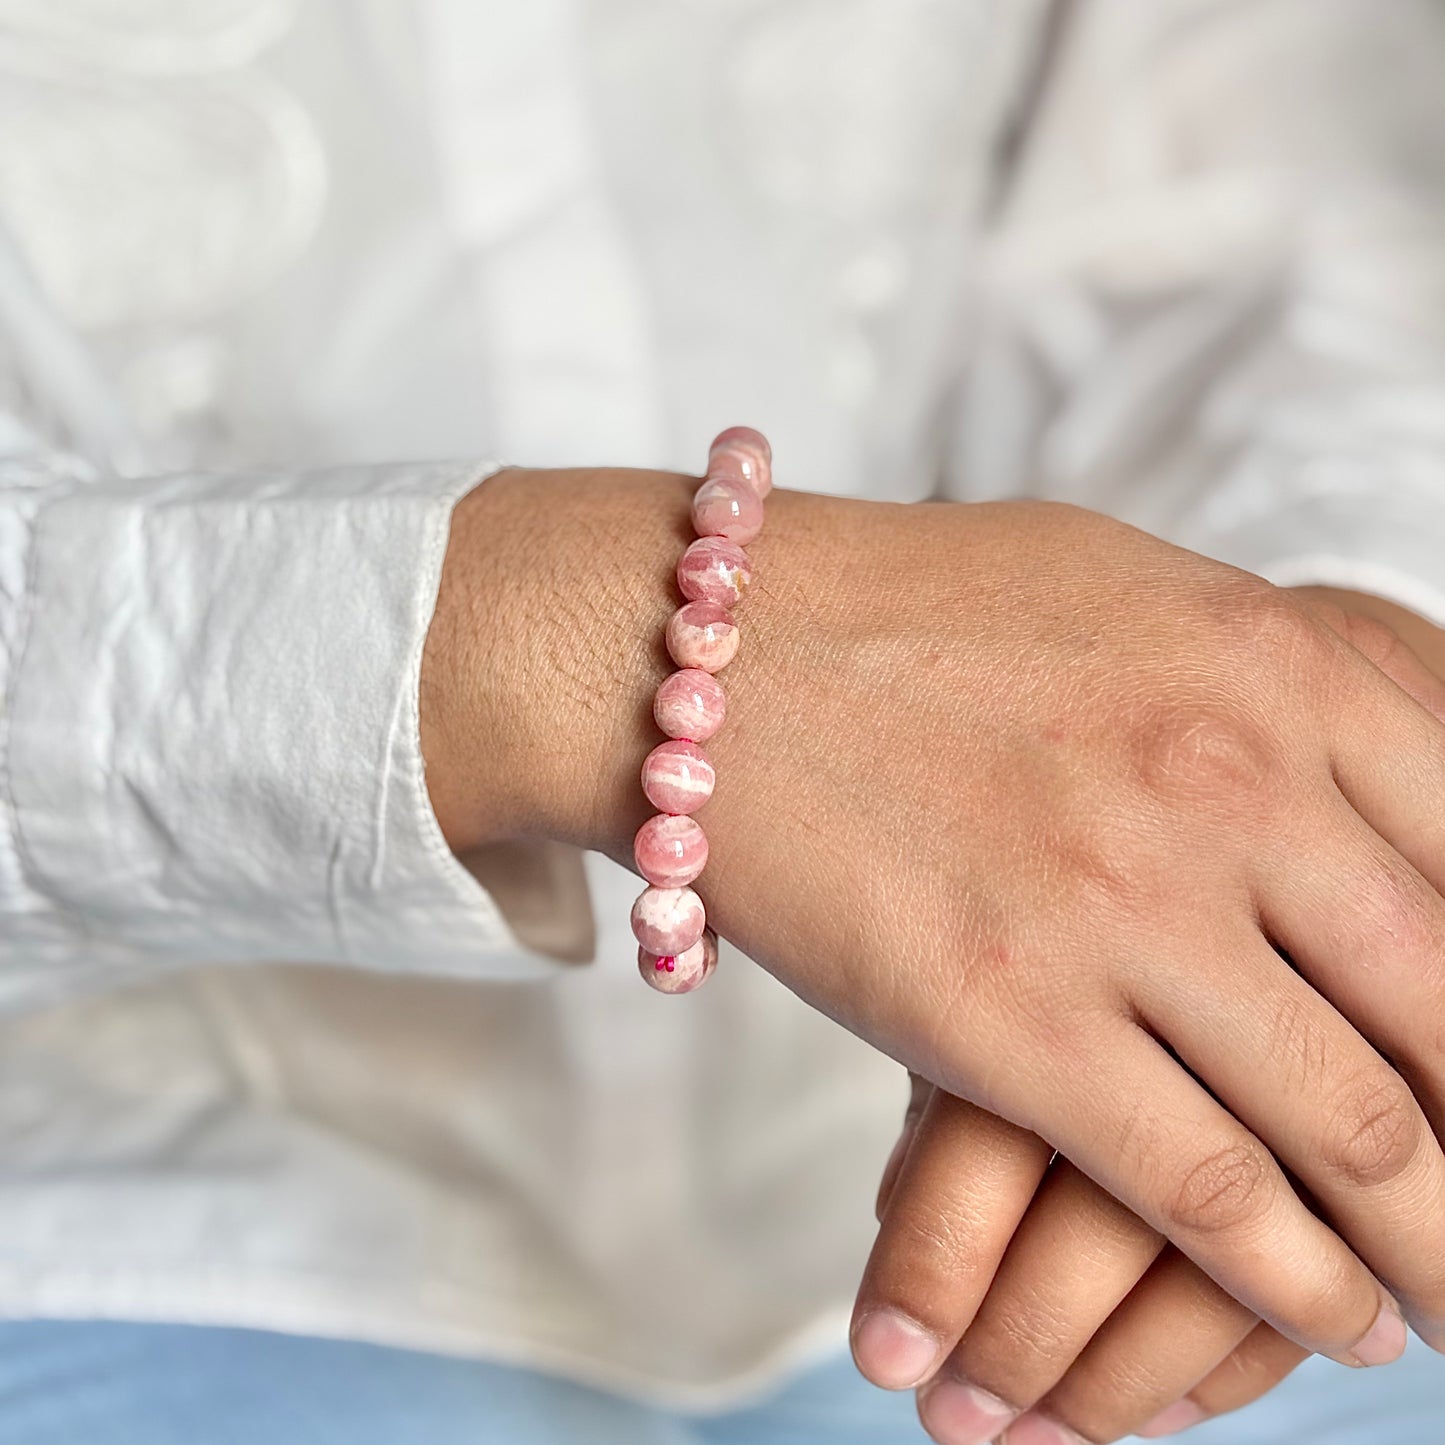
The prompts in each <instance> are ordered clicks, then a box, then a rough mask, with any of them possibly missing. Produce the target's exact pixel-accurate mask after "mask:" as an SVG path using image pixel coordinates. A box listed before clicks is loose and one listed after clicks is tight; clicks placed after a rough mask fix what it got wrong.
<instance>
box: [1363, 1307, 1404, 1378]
mask: <svg viewBox="0 0 1445 1445" xmlns="http://www.w3.org/2000/svg"><path fill="white" fill-rule="evenodd" d="M1408 1343H1409V1335H1408V1334H1407V1332H1406V1330H1405V1321H1404V1320H1402V1319H1401V1318H1400V1316H1399V1315H1398V1314H1397V1313H1396V1312H1395V1310H1394V1309H1393V1308H1391V1306H1389V1305H1388V1304H1384V1305H1381V1306H1380V1313H1379V1314H1377V1315H1376V1316H1375V1323H1374V1324H1372V1325H1371V1326H1370V1332H1369V1333H1368V1334H1367V1335H1366V1336H1365V1337H1364V1339H1362V1340H1361V1341H1360V1342H1359V1343H1358V1344H1357V1345H1356V1346H1355V1347H1354V1349H1353V1350H1351V1351H1350V1354H1351V1356H1352V1357H1353V1358H1354V1360H1355V1363H1356V1364H1359V1365H1388V1364H1389V1363H1390V1362H1391V1361H1392V1360H1398V1359H1399V1358H1400V1356H1401V1355H1403V1354H1404V1353H1405V1346H1406V1344H1408Z"/></svg>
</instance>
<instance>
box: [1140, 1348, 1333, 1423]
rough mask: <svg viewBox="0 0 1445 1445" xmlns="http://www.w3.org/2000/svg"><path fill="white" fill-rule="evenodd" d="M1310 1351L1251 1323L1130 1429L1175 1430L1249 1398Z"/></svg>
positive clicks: (1266, 1388) (1258, 1394) (1265, 1390)
mask: <svg viewBox="0 0 1445 1445" xmlns="http://www.w3.org/2000/svg"><path fill="white" fill-rule="evenodd" d="M1309 1357H1310V1355H1309V1351H1308V1350H1303V1349H1301V1348H1300V1347H1299V1346H1298V1345H1297V1344H1295V1342H1294V1341H1293V1340H1287V1339H1285V1337H1284V1336H1283V1335H1282V1334H1280V1333H1279V1332H1278V1331H1277V1330H1274V1329H1271V1328H1270V1327H1269V1326H1268V1325H1265V1324H1260V1325H1256V1326H1255V1327H1254V1329H1253V1330H1252V1331H1250V1333H1249V1335H1248V1336H1247V1337H1246V1338H1245V1340H1244V1342H1243V1343H1242V1344H1241V1345H1240V1346H1239V1348H1238V1349H1236V1350H1235V1351H1234V1352H1233V1353H1232V1354H1230V1355H1229V1357H1228V1358H1227V1359H1225V1360H1224V1361H1223V1362H1222V1363H1221V1364H1219V1365H1216V1366H1215V1367H1214V1369H1213V1370H1211V1371H1210V1373H1209V1374H1208V1375H1206V1376H1205V1377H1204V1379H1202V1380H1201V1381H1200V1382H1199V1383H1198V1384H1197V1385H1196V1386H1195V1387H1194V1388H1193V1389H1192V1390H1190V1391H1189V1393H1188V1394H1187V1395H1185V1396H1184V1397H1183V1398H1182V1399H1179V1400H1177V1401H1175V1403H1174V1404H1173V1405H1166V1406H1165V1408H1164V1409H1163V1410H1161V1411H1160V1412H1159V1414H1158V1415H1156V1416H1155V1417H1154V1418H1153V1419H1152V1420H1149V1421H1146V1422H1145V1423H1144V1424H1143V1425H1141V1426H1140V1427H1139V1429H1138V1430H1136V1431H1135V1434H1137V1435H1142V1436H1143V1437H1144V1438H1145V1439H1147V1440H1155V1439H1158V1438H1159V1437H1160V1436H1162V1435H1176V1434H1178V1433H1179V1431H1181V1430H1188V1429H1189V1428H1190V1427H1191V1426H1193V1425H1198V1424H1200V1423H1202V1422H1203V1421H1205V1420H1209V1419H1212V1418H1213V1417H1214V1416H1215V1415H1227V1414H1228V1413H1229V1412H1230V1411H1231V1410H1239V1409H1242V1408H1243V1407H1244V1406H1245V1405H1250V1404H1253V1403H1254V1401H1255V1400H1258V1399H1259V1398H1260V1397H1261V1396H1262V1395H1267V1394H1268V1393H1269V1392H1270V1391H1271V1390H1272V1389H1274V1387H1275V1386H1276V1385H1278V1384H1279V1383H1280V1381H1281V1380H1283V1379H1285V1378H1286V1377H1287V1376H1288V1375H1289V1374H1291V1373H1292V1372H1293V1371H1294V1370H1296V1369H1298V1368H1299V1366H1300V1365H1302V1364H1303V1363H1304V1362H1305V1361H1306V1360H1307V1359H1309Z"/></svg>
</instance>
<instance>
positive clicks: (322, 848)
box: [0, 463, 556, 1006]
mask: <svg viewBox="0 0 1445 1445" xmlns="http://www.w3.org/2000/svg"><path fill="white" fill-rule="evenodd" d="M491 470H492V468H490V467H486V466H478V465H474V464H458V465H417V466H388V467H352V468H340V469H336V470H331V471H326V472H320V473H318V472H310V473H305V474H291V475H287V474H267V475H228V476H224V477H166V478H154V479H146V480H114V481H105V480H94V479H90V480H83V481H77V480H75V479H73V478H69V477H68V476H67V475H66V474H65V471H64V469H63V468H58V469H57V468H55V467H53V466H52V467H50V468H47V469H45V470H44V471H40V470H32V472H31V474H29V475H25V476H22V475H21V464H18V463H17V464H13V465H12V470H11V475H10V478H9V483H8V484H0V690H3V691H0V695H3V697H4V704H5V705H4V714H3V718H0V783H3V787H4V798H3V808H0V951H3V958H0V1006H5V1005H7V1004H11V1005H13V1004H18V1003H28V1002H31V1001H35V1000H37V999H44V998H47V997H50V996H54V995H57V994H63V993H66V992H70V991H74V989H75V988H76V987H77V986H81V985H85V986H96V984H97V983H99V984H101V985H103V984H104V983H106V982H107V980H109V979H112V978H116V977H121V976H126V975H132V974H136V973H141V974H144V973H147V972H152V971H155V970H156V969H160V968H166V967H176V966H184V965H188V964H198V963H237V964H239V963H246V962H251V961H296V962H323V963H338V964H346V965H352V966H358V967H364V968H371V969H380V970H388V971H397V972H414V973H425V974H434V975H454V976H456V975H460V976H467V977H478V978H514V979H515V978H526V977H534V976H549V975H551V974H552V973H554V972H555V971H556V965H555V964H554V963H552V962H551V961H549V960H546V959H544V958H542V957H540V956H539V955H536V954H534V953H530V952H528V951H527V950H525V949H523V948H522V947H521V946H520V945H519V944H518V943H517V942H516V940H515V939H514V937H513V935H512V933H511V932H510V930H509V929H508V927H507V925H506V923H505V922H504V921H503V919H502V917H501V915H500V913H499V911H498V909H497V907H496V906H495V904H494V903H493V901H492V899H491V898H490V896H489V895H488V894H487V893H486V891H485V890H483V889H482V888H480V887H479V886H478V885H477V884H476V883H475V882H474V881H473V879H472V877H471V876H470V875H469V874H468V873H467V872H466V870H465V869H464V868H463V867H462V866H461V864H460V863H459V862H458V861H457V860H456V859H455V858H454V857H453V855H452V853H451V851H450V850H449V848H448V846H447V844H446V841H445V840H444V838H443V837H442V834H441V832H440V829H439V827H438V825H437V822H436V819H435V816H434V814H433V811H432V808H431V805H430V802H429V799H428V794H427V789H426V780H425V776H424V769H423V763H422V756H421V748H420V740H419V730H418V685H419V677H420V668H421V656H422V648H423V644H424V642H425V638H426V633H427V628H428V626H429V623H430V620H431V616H432V611H433V607H434V604H435V600H436V594H437V588H438V584H439V578H440V572H441V566H442V559H443V555H444V551H445V547H446V542H447V537H448V531H449V525H450V518H451V512H452V508H453V506H454V505H455V503H456V502H457V501H458V500H459V499H460V497H461V496H462V495H464V494H465V493H466V492H467V491H469V490H470V489H471V488H472V487H474V486H475V485H477V483H478V482H479V481H481V480H482V479H483V478H484V477H485V476H487V475H488V474H489V472H490V471H491ZM478 746H479V747H485V746H486V740H485V739H484V738H479V739H478Z"/></svg>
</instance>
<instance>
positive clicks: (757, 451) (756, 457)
mask: <svg viewBox="0 0 1445 1445" xmlns="http://www.w3.org/2000/svg"><path fill="white" fill-rule="evenodd" d="M707 474H708V476H709V477H736V478H737V479H738V480H739V481H742V482H747V483H748V485H749V486H750V487H752V489H753V490H754V491H755V492H756V493H757V494H758V498H759V500H761V499H762V498H763V497H766V496H767V495H768V493H769V492H771V491H772V490H773V449H772V447H770V446H769V445H768V439H767V437H765V436H764V435H763V434H762V432H760V431H754V430H753V429H752V427H750V426H730V427H729V428H728V429H727V430H726V431H723V432H719V433H718V434H717V436H716V437H714V438H713V444H712V446H711V447H710V448H709V450H708V454H707Z"/></svg>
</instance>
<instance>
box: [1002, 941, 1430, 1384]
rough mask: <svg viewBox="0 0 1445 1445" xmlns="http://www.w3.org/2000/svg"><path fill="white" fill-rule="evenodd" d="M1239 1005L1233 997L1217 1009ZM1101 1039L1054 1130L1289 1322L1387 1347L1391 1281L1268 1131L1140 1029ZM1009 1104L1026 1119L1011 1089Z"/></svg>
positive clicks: (1305, 1331)
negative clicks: (1347, 1239) (1289, 1164)
mask: <svg viewBox="0 0 1445 1445" xmlns="http://www.w3.org/2000/svg"><path fill="white" fill-rule="evenodd" d="M1254 946H1256V947H1263V946H1264V945H1263V944H1261V943H1258V942H1257V940H1256V942H1255V945H1254ZM1270 958H1271V959H1272V960H1273V962H1274V963H1275V964H1276V965H1278V966H1279V967H1281V968H1282V967H1283V964H1281V963H1280V961H1279V960H1278V959H1277V958H1276V957H1275V955H1274V954H1273V953H1272V952H1271V953H1270ZM1161 972H1162V971H1161ZM1176 972H1177V970H1176ZM1200 1012H1201V1014H1209V1015H1212V1014H1213V1013H1214V1012H1215V1011H1214V1010H1205V1009H1200ZM1241 1012H1245V1013H1247V1012H1249V1010H1248V1009H1245V1010H1241V1009H1240V1006H1239V998H1238V996H1237V995H1236V996H1232V997H1230V998H1229V999H1228V1001H1227V1004H1226V1007H1225V1010H1224V1016H1223V1017H1222V1018H1215V1020H1214V1022H1215V1023H1216V1025H1217V1026H1219V1027H1221V1028H1225V1027H1227V1024H1228V1020H1229V1018H1230V1016H1232V1015H1233V1016H1237V1015H1239V1014H1240V1013H1241ZM1098 1044H1102V1045H1103V1050H1104V1051H1103V1052H1102V1053H1101V1054H1100V1055H1099V1057H1100V1058H1101V1059H1102V1060H1103V1061H1104V1062H1103V1063H1102V1064H1101V1065H1100V1071H1099V1073H1098V1075H1097V1077H1094V1078H1090V1077H1081V1076H1080V1073H1079V1071H1078V1070H1077V1069H1074V1070H1071V1071H1070V1072H1069V1073H1068V1075H1067V1077H1066V1078H1065V1079H1061V1080H1060V1083H1061V1084H1066V1085H1067V1087H1063V1088H1057V1089H1056V1090H1055V1091H1054V1093H1053V1095H1052V1097H1051V1099H1050V1100H1049V1104H1050V1106H1051V1108H1052V1110H1053V1115H1054V1117H1055V1118H1057V1119H1058V1120H1059V1121H1060V1123H1061V1129H1060V1135H1059V1138H1058V1139H1056V1140H1055V1141H1053V1142H1055V1143H1056V1144H1057V1145H1058V1146H1059V1147H1060V1148H1061V1149H1062V1150H1063V1151H1064V1152H1066V1153H1068V1154H1069V1156H1070V1157H1071V1158H1072V1159H1073V1160H1074V1162H1075V1163H1076V1164H1077V1165H1078V1166H1079V1167H1080V1168H1081V1169H1083V1170H1084V1172H1085V1173H1087V1174H1088V1175H1089V1176H1090V1177H1091V1178H1092V1179H1094V1180H1095V1181H1096V1182H1097V1183H1098V1184H1099V1185H1100V1186H1101V1187H1102V1188H1104V1189H1105V1190H1107V1191H1108V1192H1109V1193H1110V1194H1112V1195H1114V1196H1115V1197H1116V1198H1117V1199H1119V1200H1121V1201H1122V1202H1123V1203H1125V1204H1127V1205H1128V1206H1129V1207H1130V1208H1131V1209H1133V1210H1134V1212H1135V1213H1137V1214H1138V1215H1139V1216H1140V1217H1141V1218H1143V1219H1145V1220H1146V1221H1147V1222H1148V1223H1150V1224H1151V1225H1153V1226H1154V1228H1156V1229H1157V1230H1159V1231H1160V1233H1162V1234H1164V1235H1165V1236H1166V1237H1167V1238H1168V1239H1169V1240H1170V1241H1171V1242H1172V1243H1173V1244H1175V1245H1176V1246H1177V1247H1178V1248H1179V1249H1180V1250H1182V1251H1183V1252H1184V1253H1185V1254H1187V1255H1189V1257H1190V1258H1191V1259H1193V1260H1194V1261H1195V1263H1196V1264H1198V1265H1199V1266H1200V1268H1201V1269H1203V1270H1204V1272H1205V1273H1206V1274H1208V1275H1210V1276H1211V1278H1213V1279H1214V1280H1215V1281H1216V1282H1217V1283H1218V1284H1219V1285H1221V1286H1222V1287H1223V1288H1224V1289H1225V1290H1226V1291H1227V1292H1228V1293H1229V1294H1232V1295H1233V1296H1234V1297H1235V1298H1236V1299H1238V1300H1240V1301H1241V1302H1242V1303H1243V1304H1245V1305H1246V1306H1247V1307H1248V1308H1249V1309H1250V1310H1251V1311H1252V1312H1253V1313H1255V1314H1256V1315H1258V1316H1260V1318H1262V1319H1266V1320H1268V1321H1269V1322H1270V1323H1271V1324H1273V1325H1274V1326H1275V1327H1276V1328H1277V1329H1279V1330H1280V1331H1281V1333H1283V1334H1287V1335H1289V1336H1290V1338H1291V1339H1295V1340H1297V1341H1298V1342H1299V1343H1300V1344H1302V1345H1305V1346H1306V1347H1308V1348H1310V1349H1312V1350H1314V1351H1315V1352H1316V1353H1318V1354H1325V1355H1329V1356H1331V1357H1332V1358H1334V1359H1338V1360H1340V1361H1343V1362H1351V1363H1356V1362H1361V1361H1363V1360H1364V1359H1369V1360H1383V1358H1384V1357H1385V1346H1391V1348H1393V1344H1392V1341H1393V1332H1394V1330H1395V1326H1396V1325H1397V1324H1398V1321H1395V1322H1394V1323H1393V1324H1392V1323H1391V1322H1390V1321H1389V1320H1387V1319H1386V1318H1385V1316H1386V1315H1389V1313H1390V1311H1389V1307H1388V1306H1387V1304H1386V1300H1385V1296H1384V1293H1383V1291H1382V1290H1381V1288H1380V1286H1379V1284H1378V1282H1377V1281H1376V1280H1375V1279H1374V1277H1373V1276H1372V1275H1371V1274H1370V1272H1369V1270H1368V1269H1367V1268H1366V1267H1365V1266H1364V1265H1363V1264H1362V1263H1361V1262H1360V1261H1359V1259H1357V1258H1356V1257H1355V1255H1354V1254H1353V1253H1352V1252H1351V1250H1350V1249H1349V1248H1348V1246H1346V1245H1345V1243H1344V1242H1343V1241H1342V1240H1341V1239H1340V1238H1339V1237H1338V1235H1336V1234H1335V1233H1334V1231H1333V1230H1331V1229H1330V1227H1329V1226H1328V1225H1327V1224H1325V1223H1324V1222H1323V1221H1322V1220H1320V1219H1318V1218H1317V1217H1316V1216H1315V1215H1313V1214H1312V1213H1311V1212H1310V1211H1309V1209H1308V1208H1306V1206H1305V1205H1304V1203H1303V1202H1302V1201H1301V1200H1300V1198H1299V1197H1298V1196H1297V1195H1296V1193H1295V1192H1294V1190H1293V1188H1292V1187H1291V1186H1290V1184H1289V1181H1288V1180H1287V1178H1286V1177H1285V1175H1284V1173H1283V1171H1282V1170H1281V1169H1280V1167H1279V1165H1278V1164H1277V1163H1276V1161H1275V1159H1274V1157H1273V1156H1272V1155H1271V1153H1270V1151H1269V1150H1268V1149H1267V1148H1266V1147H1265V1146H1264V1144H1262V1143H1261V1142H1260V1140H1259V1139H1258V1138H1256V1137H1255V1136H1254V1135H1253V1134H1251V1133H1250V1132H1249V1131H1248V1129H1246V1128H1245V1126H1244V1125H1243V1124H1241V1123H1240V1122H1239V1120H1237V1119H1236V1118H1234V1117H1233V1115H1231V1114H1230V1113H1229V1112H1228V1111H1227V1109H1226V1108H1224V1107H1221V1105H1220V1104H1219V1103H1218V1102H1216V1101H1215V1100H1214V1099H1213V1098H1211V1097H1210V1095H1209V1094H1208V1093H1207V1092H1206V1090H1205V1089H1204V1088H1203V1087H1201V1086H1200V1084H1198V1083H1196V1082H1195V1081H1194V1080H1193V1079H1191V1078H1190V1077H1189V1075H1188V1074H1187V1073H1186V1072H1185V1071H1184V1070H1183V1069H1181V1068H1180V1067H1179V1065H1178V1063H1177V1062H1176V1061H1175V1060H1174V1059H1173V1058H1171V1057H1170V1056H1169V1054H1168V1053H1167V1052H1166V1051H1165V1050H1164V1048H1163V1047H1161V1045H1160V1044H1159V1043H1158V1042H1157V1041H1156V1040H1155V1039H1154V1038H1153V1037H1151V1036H1150V1034H1149V1033H1148V1032H1146V1031H1145V1030H1144V1029H1143V1028H1140V1027H1135V1026H1132V1025H1125V1026H1123V1027H1121V1028H1119V1029H1117V1030H1114V1031H1112V1032H1111V1033H1109V1034H1105V1035H1103V1036H1101V1037H1100V1038H1099V1040H1098ZM1096 1046H1097V1045H1096ZM1003 1107H1004V1108H1006V1109H1007V1110H1008V1112H1010V1113H1011V1114H1012V1115H1013V1116H1014V1117H1022V1118H1023V1121H1024V1122H1025V1123H1028V1122H1030V1120H1029V1118H1028V1116H1027V1115H1026V1114H1024V1113H1023V1111H1022V1110H1019V1109H1017V1108H1015V1107H1013V1101H1012V1100H1010V1099H1008V1098H1007V1097H1005V1098H1004V1100H1003ZM1400 1344H1401V1345H1403V1341H1401V1342H1400ZM1398 1353H1399V1350H1398V1348H1394V1353H1393V1354H1390V1355H1389V1358H1394V1355H1395V1354H1398ZM1357 1356H1358V1357H1359V1360H1357V1359H1356V1357H1357Z"/></svg>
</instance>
